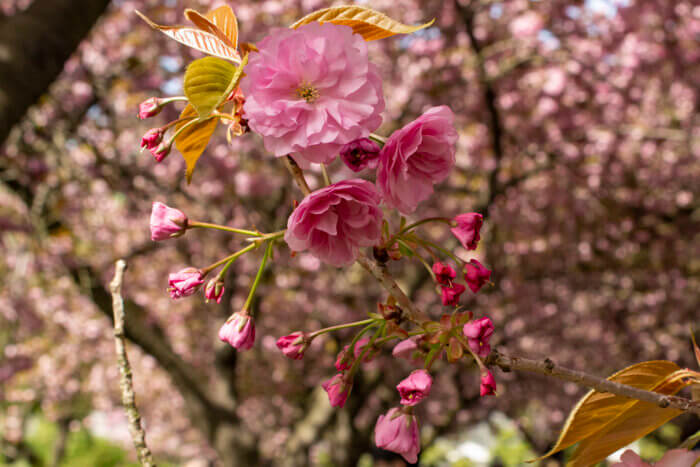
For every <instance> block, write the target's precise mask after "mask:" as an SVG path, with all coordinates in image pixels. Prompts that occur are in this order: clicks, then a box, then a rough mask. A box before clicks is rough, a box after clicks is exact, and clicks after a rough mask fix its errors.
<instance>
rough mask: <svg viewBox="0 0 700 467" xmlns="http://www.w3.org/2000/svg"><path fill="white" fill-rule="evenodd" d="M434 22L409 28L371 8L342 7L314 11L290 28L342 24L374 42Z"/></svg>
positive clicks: (409, 31)
mask: <svg viewBox="0 0 700 467" xmlns="http://www.w3.org/2000/svg"><path fill="white" fill-rule="evenodd" d="M434 21H435V20H434V19H433V20H431V21H430V22H428V23H425V24H421V25H418V26H409V25H407V24H403V23H400V22H398V21H396V20H394V19H392V18H389V17H388V16H387V15H385V14H383V13H380V12H378V11H375V10H372V9H371V8H366V7H363V6H357V5H343V6H334V7H330V8H324V9H322V10H318V11H314V12H313V13H310V14H308V15H306V16H304V17H303V18H301V19H300V20H299V21H297V22H296V23H294V24H292V26H291V27H292V28H293V29H296V28H298V27H299V26H302V25H304V24H309V23H313V22H319V23H333V24H342V25H345V26H350V27H351V28H352V30H353V31H354V32H355V33H357V34H360V35H361V36H362V37H363V38H364V39H365V40H366V41H374V40H377V39H383V38H385V37H391V36H395V35H396V34H411V33H413V32H416V31H418V30H420V29H423V28H427V27H428V26H430V25H431V24H433V22H434Z"/></svg>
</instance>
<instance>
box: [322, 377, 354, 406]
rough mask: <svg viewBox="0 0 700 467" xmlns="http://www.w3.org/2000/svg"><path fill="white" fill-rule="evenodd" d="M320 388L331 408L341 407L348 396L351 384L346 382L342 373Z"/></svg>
mask: <svg viewBox="0 0 700 467" xmlns="http://www.w3.org/2000/svg"><path fill="white" fill-rule="evenodd" d="M321 387H323V389H324V390H325V391H326V392H327V393H328V400H329V402H330V403H331V406H332V407H343V406H344V405H345V402H346V401H347V400H348V396H349V395H350V390H351V389H352V382H351V381H348V380H347V376H346V375H345V374H344V373H338V374H336V375H335V376H333V377H332V378H331V379H329V380H328V381H325V382H324V383H323V384H321Z"/></svg>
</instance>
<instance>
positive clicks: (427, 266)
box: [397, 239, 436, 282]
mask: <svg viewBox="0 0 700 467" xmlns="http://www.w3.org/2000/svg"><path fill="white" fill-rule="evenodd" d="M397 241H398V242H399V245H403V247H404V248H408V249H409V250H410V251H411V252H412V253H413V256H415V257H416V258H418V260H419V261H420V262H421V263H422V264H423V266H425V269H427V270H428V273H429V274H430V277H432V278H433V282H435V281H436V279H435V273H434V272H433V268H431V267H430V265H429V264H428V262H427V261H426V260H425V259H424V258H423V257H422V256H421V255H419V254H418V252H417V251H416V250H414V249H413V248H411V246H410V245H409V244H408V243H406V242H404V241H403V240H401V239H398V240H397ZM429 252H430V251H429Z"/></svg>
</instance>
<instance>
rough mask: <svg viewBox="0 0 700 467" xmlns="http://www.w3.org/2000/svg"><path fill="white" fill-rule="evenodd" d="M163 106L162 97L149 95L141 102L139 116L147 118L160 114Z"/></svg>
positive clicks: (143, 118)
mask: <svg viewBox="0 0 700 467" xmlns="http://www.w3.org/2000/svg"><path fill="white" fill-rule="evenodd" d="M162 108H163V105H162V103H161V99H158V98H157V97H149V98H148V99H146V100H145V101H143V102H141V103H140V104H139V113H138V115H137V116H138V118H140V119H141V120H145V119H147V118H150V117H155V116H156V115H158V114H159V113H160V111H161V109H162Z"/></svg>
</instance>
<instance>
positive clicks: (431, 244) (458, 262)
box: [414, 235, 464, 265]
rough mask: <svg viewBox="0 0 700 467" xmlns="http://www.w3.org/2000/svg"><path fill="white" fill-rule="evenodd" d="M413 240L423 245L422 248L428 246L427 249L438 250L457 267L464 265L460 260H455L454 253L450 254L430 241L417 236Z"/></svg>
mask: <svg viewBox="0 0 700 467" xmlns="http://www.w3.org/2000/svg"><path fill="white" fill-rule="evenodd" d="M414 238H415V240H416V241H418V242H419V243H421V244H422V245H424V246H426V245H427V246H429V247H431V248H435V249H436V250H438V251H440V252H442V253H444V254H445V255H447V256H449V257H450V258H452V260H454V262H455V263H456V264H457V265H460V264H462V263H464V261H462V260H461V259H459V258H457V256H455V255H454V253H452V252H451V251H449V250H446V249H445V248H443V247H441V246H439V245H436V244H435V243H433V242H431V241H430V240H426V239H424V238H421V237H418V236H417V235H416V236H414Z"/></svg>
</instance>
